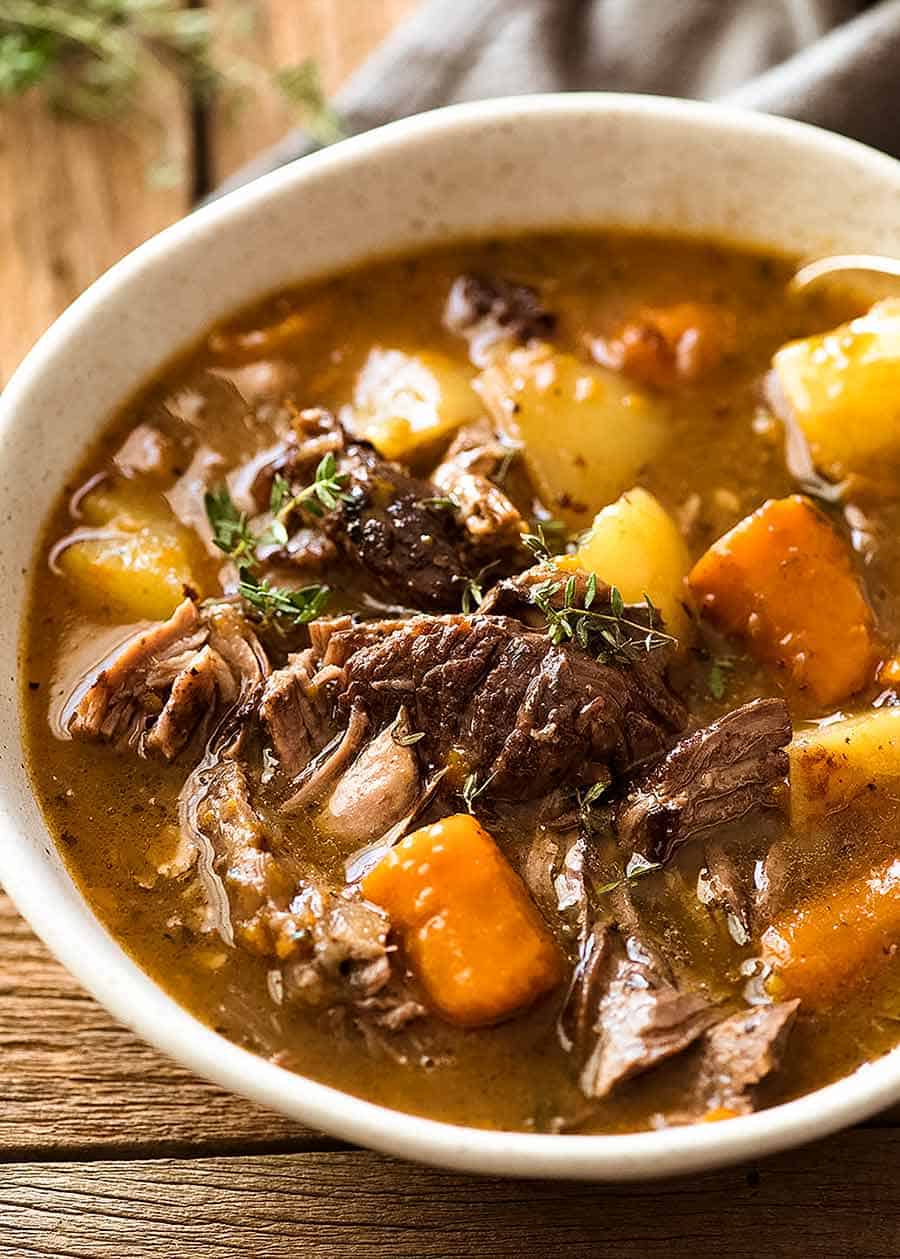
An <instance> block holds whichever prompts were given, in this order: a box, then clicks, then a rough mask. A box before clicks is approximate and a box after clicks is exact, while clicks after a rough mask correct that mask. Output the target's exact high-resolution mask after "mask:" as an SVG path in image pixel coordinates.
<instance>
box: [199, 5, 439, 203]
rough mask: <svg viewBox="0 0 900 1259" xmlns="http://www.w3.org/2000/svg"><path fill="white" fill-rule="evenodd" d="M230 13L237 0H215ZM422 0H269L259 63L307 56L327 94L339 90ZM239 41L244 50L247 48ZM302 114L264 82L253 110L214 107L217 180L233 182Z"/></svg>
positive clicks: (257, 36)
mask: <svg viewBox="0 0 900 1259" xmlns="http://www.w3.org/2000/svg"><path fill="white" fill-rule="evenodd" d="M208 3H209V7H210V8H212V9H219V10H220V11H225V12H227V10H228V8H229V0H208ZM415 3H416V0H377V2H374V0H373V2H367V3H363V4H361V3H360V2H359V0H305V2H304V3H302V4H297V3H294V4H285V3H284V2H283V0H261V2H260V3H259V5H258V6H257V7H258V12H259V19H258V24H257V29H256V30H255V32H254V36H253V40H252V45H251V47H252V57H253V61H254V63H255V64H257V65H258V66H260V67H261V68H262V69H264V70H268V71H271V70H273V69H275V68H276V67H279V66H290V65H296V64H298V63H299V62H301V61H303V60H304V58H306V57H313V58H315V60H316V61H317V62H318V64H319V68H320V70H321V74H322V80H323V83H324V86H325V89H326V91H328V92H329V93H331V92H333V91H334V90H335V89H336V88H337V87H339V86H340V84H341V83H342V82H343V80H344V79H345V78H347V76H348V75H349V74H350V73H351V72H352V71H353V70H354V69H356V67H357V65H359V63H360V62H361V61H363V60H364V58H365V57H366V56H367V55H368V54H369V53H370V52H371V51H372V49H373V48H374V47H375V46H376V45H377V44H378V43H379V42H380V41H381V40H382V39H383V38H384V37H385V35H387V34H388V32H389V31H390V29H391V28H392V27H393V26H394V25H396V23H397V22H398V21H399V20H400V18H402V17H403V16H405V14H406V13H408V12H409V11H410V10H411V9H412V8H413V7H414V5H415ZM244 49H245V51H246V46H244ZM240 50H241V43H240V41H238V42H237V47H236V51H238V52H240ZM296 121H297V119H296V116H295V115H292V113H291V110H290V108H289V107H288V106H287V105H286V103H285V101H284V100H283V99H281V97H280V95H279V93H278V92H277V91H275V90H274V89H272V88H266V87H265V86H264V85H263V86H262V89H261V90H260V92H259V93H258V95H257V96H255V97H254V99H253V101H252V102H251V103H249V104H248V105H247V106H246V107H245V108H243V109H238V110H234V109H232V108H230V107H229V106H228V105H227V104H226V105H225V106H224V107H223V108H219V109H217V110H213V113H212V118H211V124H210V159H211V171H210V173H211V178H212V182H213V184H215V183H218V182H219V181H220V180H222V179H225V178H226V177H227V176H228V175H230V174H231V173H232V171H234V170H236V169H237V167H239V166H241V165H242V164H243V163H244V162H246V161H249V159H250V158H252V157H256V156H257V155H258V154H259V153H260V152H261V150H263V149H264V148H265V147H266V146H267V145H269V144H272V143H274V141H276V140H278V139H280V138H281V137H282V136H283V135H284V134H285V132H286V131H288V130H289V129H290V128H291V127H292V126H295V125H296Z"/></svg>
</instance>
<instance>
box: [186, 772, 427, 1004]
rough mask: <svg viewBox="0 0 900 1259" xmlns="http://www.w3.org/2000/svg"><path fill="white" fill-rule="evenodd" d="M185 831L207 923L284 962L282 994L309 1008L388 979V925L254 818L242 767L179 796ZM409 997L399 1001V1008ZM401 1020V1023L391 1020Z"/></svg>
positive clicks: (378, 987) (369, 992) (356, 995)
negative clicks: (193, 848) (193, 850)
mask: <svg viewBox="0 0 900 1259" xmlns="http://www.w3.org/2000/svg"><path fill="white" fill-rule="evenodd" d="M182 802H183V806H184V807H183V809H182V811H181V814H182V818H183V820H184V822H183V824H184V829H185V830H186V832H187V833H188V835H189V837H190V838H191V840H192V842H194V843H195V844H196V845H197V846H198V847H199V848H200V858H199V861H198V863H197V864H198V871H199V874H200V877H201V878H202V879H203V881H204V883H205V886H206V891H207V897H208V901H209V906H210V917H211V923H210V925H211V926H213V927H215V928H217V929H218V930H219V931H220V933H221V934H222V935H223V936H224V938H225V939H226V941H227V942H228V943H233V944H237V945H239V946H240V947H242V948H245V949H248V950H249V951H251V952H253V953H257V954H259V955H260V956H263V957H270V958H272V959H274V960H275V962H277V963H279V964H283V970H282V980H283V991H284V996H285V998H287V999H288V1000H296V1001H299V1002H302V1003H303V1004H306V1005H314V1006H325V1005H329V1004H333V1003H336V1002H341V1001H356V1000H361V1001H363V1000H368V999H371V998H373V997H374V996H375V995H376V994H378V993H380V992H381V991H382V989H384V988H385V986H386V985H387V984H388V981H389V980H390V979H391V952H390V949H389V946H388V933H389V930H390V920H389V918H388V917H387V915H386V914H385V913H384V912H383V911H382V910H380V909H378V908H377V907H376V906H374V905H370V904H369V903H368V902H366V901H362V900H360V899H359V897H357V896H355V895H354V894H353V893H350V892H346V891H342V892H337V891H332V890H331V889H329V888H328V887H326V886H325V885H324V884H323V883H322V882H321V880H319V879H318V878H316V877H315V876H314V875H312V874H311V873H310V872H309V871H306V870H304V869H302V868H301V866H300V863H299V862H298V861H297V860H296V858H295V857H294V856H293V855H292V854H291V852H290V851H288V850H287V849H285V848H281V849H280V850H275V849H274V848H273V837H272V835H271V834H270V833H269V831H268V829H267V828H266V826H265V825H264V824H263V822H262V820H261V819H260V817H259V815H258V814H257V812H256V810H255V808H254V807H253V803H252V800H251V795H250V783H249V779H248V776H247V772H246V770H245V769H244V767H243V766H242V765H241V764H240V762H238V761H237V760H235V759H234V758H233V757H231V756H229V755H227V754H226V755H224V756H222V757H220V758H218V759H216V760H213V761H212V762H211V763H210V764H209V765H207V766H205V767H201V768H200V769H199V770H198V771H196V772H195V773H194V774H193V775H192V776H191V778H190V779H189V780H188V783H187V784H186V787H185V790H184V791H183V793H182ZM407 999H408V994H403V996H402V997H398V999H397V1001H396V1002H395V1004H397V1005H400V1004H402V1002H403V1001H405V1000H407ZM398 1017H399V1016H398Z"/></svg>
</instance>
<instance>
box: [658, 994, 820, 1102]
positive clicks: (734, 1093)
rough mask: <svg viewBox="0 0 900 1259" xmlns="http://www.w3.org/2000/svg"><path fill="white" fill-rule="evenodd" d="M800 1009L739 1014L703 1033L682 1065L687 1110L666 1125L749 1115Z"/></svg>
mask: <svg viewBox="0 0 900 1259" xmlns="http://www.w3.org/2000/svg"><path fill="white" fill-rule="evenodd" d="M799 1004H800V1003H799V1001H781V1002H779V1003H777V1004H775V1005H758V1006H753V1007H751V1008H749V1009H746V1010H739V1011H738V1013H737V1014H732V1015H730V1016H729V1017H728V1018H727V1019H722V1021H721V1022H719V1023H716V1024H715V1026H713V1027H711V1028H710V1029H709V1030H708V1031H707V1032H705V1033H704V1035H703V1037H702V1039H701V1040H700V1041H699V1042H698V1044H697V1047H696V1049H695V1050H694V1052H693V1054H692V1058H691V1061H690V1062H689V1063H688V1062H686V1063H685V1068H686V1072H687V1078H686V1080H685V1083H684V1095H685V1097H686V1098H687V1099H688V1105H687V1106H686V1107H685V1108H684V1109H683V1110H679V1111H677V1112H676V1113H674V1114H671V1115H667V1116H666V1121H667V1122H668V1123H672V1124H674V1123H696V1122H697V1120H699V1119H703V1118H704V1117H705V1116H707V1115H715V1113H716V1112H720V1113H723V1114H730V1115H748V1114H750V1113H752V1111H753V1110H755V1109H756V1102H757V1092H758V1088H759V1085H760V1084H762V1083H763V1081H764V1080H765V1079H766V1078H767V1077H768V1076H770V1075H771V1074H772V1073H773V1072H774V1071H777V1070H778V1068H779V1067H780V1066H781V1061H782V1058H783V1057H784V1051H785V1048H786V1046H787V1041H788V1037H789V1036H790V1033H791V1029H792V1027H793V1025H794V1020H795V1019H796V1016H797V1008H798V1006H799Z"/></svg>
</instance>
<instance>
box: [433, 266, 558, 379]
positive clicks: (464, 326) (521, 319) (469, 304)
mask: <svg viewBox="0 0 900 1259" xmlns="http://www.w3.org/2000/svg"><path fill="white" fill-rule="evenodd" d="M444 326H445V327H446V328H449V330H450V331H451V332H458V333H460V334H461V335H462V336H464V337H466V339H467V340H468V342H469V353H470V355H471V358H472V361H473V363H475V364H476V366H478V367H484V366H486V364H487V362H488V361H489V359H490V352H491V350H492V349H493V348H494V347H495V346H496V345H498V344H499V343H500V342H503V341H517V342H519V344H521V345H525V344H526V343H527V342H528V341H532V340H535V339H537V338H544V337H550V336H552V335H553V333H554V332H555V330H556V315H555V314H553V313H552V312H551V311H549V310H547V309H546V308H545V307H544V306H542V305H541V301H540V298H539V296H538V294H537V291H536V290H535V289H533V288H531V287H530V286H529V285H527V284H513V283H511V282H510V281H509V280H503V279H500V278H499V277H488V276H479V275H461V276H459V277H458V279H456V280H454V282H453V285H452V287H451V289H450V292H449V294H448V296H447V304H446V306H445V308H444Z"/></svg>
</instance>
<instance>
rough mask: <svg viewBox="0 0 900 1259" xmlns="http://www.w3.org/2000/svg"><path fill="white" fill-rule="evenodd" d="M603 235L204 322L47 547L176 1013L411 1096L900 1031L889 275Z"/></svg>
mask: <svg viewBox="0 0 900 1259" xmlns="http://www.w3.org/2000/svg"><path fill="white" fill-rule="evenodd" d="M789 275H790V266H789V264H788V263H787V262H786V261H785V260H781V259H777V258H771V257H764V256H759V255H757V254H754V253H749V252H745V251H742V250H740V249H738V248H736V247H731V246H724V245H720V244H717V243H709V242H696V241H687V240H681V239H662V238H660V239H657V238H653V237H646V236H641V237H637V236H628V235H625V234H609V235H583V234H571V235H568V236H541V237H524V238H518V239H510V240H502V241H490V242H486V243H480V244H469V243H462V244H459V245H457V246H455V247H453V248H445V249H442V250H438V251H433V252H430V253H427V254H423V255H421V256H417V257H412V258H403V259H395V260H388V261H382V262H373V263H371V264H368V265H366V266H364V267H361V268H359V269H357V270H356V271H354V272H352V273H349V274H347V275H342V276H337V277H332V278H330V279H327V280H324V281H322V282H320V283H317V284H312V285H308V286H306V287H304V288H303V289H298V290H296V291H288V292H285V293H282V294H278V295H276V296H274V297H271V298H269V299H267V300H265V301H264V302H262V303H260V304H259V305H257V306H256V307H255V308H254V309H252V310H249V311H246V312H242V313H241V314H239V315H238V316H237V317H235V318H234V319H233V320H230V321H228V322H227V323H224V324H222V325H221V326H218V327H216V328H214V329H213V330H212V331H211V332H210V333H209V335H208V336H207V337H206V338H205V339H204V340H203V342H202V344H200V345H197V346H195V347H193V348H192V349H191V350H190V351H189V352H188V353H186V354H185V355H184V356H183V358H182V359H181V360H179V361H178V362H176V363H174V364H171V365H169V366H168V367H167V368H166V369H165V370H164V371H163V372H161V373H160V376H159V378H158V379H156V380H154V381H152V382H151V383H150V384H149V385H147V386H145V387H144V388H143V389H142V390H141V392H140V393H139V394H138V395H137V396H136V397H135V398H134V399H133V400H131V401H130V402H129V403H128V404H127V406H126V407H125V408H123V410H122V412H121V414H120V415H119V416H117V417H116V418H115V419H114V421H113V422H112V423H111V424H110V425H109V426H108V428H107V429H106V430H105V431H104V432H103V433H102V434H101V437H100V439H99V441H98V443H97V446H96V448H95V449H94V450H92V451H91V452H89V454H88V456H87V458H85V459H84V460H82V462H81V464H80V466H79V468H78V469H77V471H75V472H74V473H73V475H72V477H71V481H70V485H69V486H68V488H67V491H66V494H65V495H64V497H63V498H62V499H61V500H60V502H59V504H58V506H57V508H56V510H55V512H54V513H53V516H52V518H51V519H50V520H49V521H48V523H47V527H46V531H45V534H44V539H43V541H42V544H41V551H40V555H39V562H38V563H37V564H36V565H35V572H34V578H33V589H32V598H31V607H30V612H29V617H28V620H27V625H26V628H25V635H24V643H23V657H24V659H23V704H24V708H25V717H26V731H27V745H28V746H27V751H28V756H29V768H30V772H31V775H32V779H33V782H34V785H35V791H36V794H37V797H38V799H39V801H40V802H41V805H42V807H43V809H44V812H45V815H46V817H47V820H48V823H49V825H50V828H51V830H52V832H53V833H54V835H55V836H56V837H57V840H58V843H59V847H60V851H61V852H62V854H63V856H64V858H65V860H66V862H67V864H68V866H69V868H70V869H71V871H72V873H73V875H74V876H75V878H76V879H77V880H78V882H79V885H80V886H81V887H82V889H83V890H84V893H85V895H86V896H87V897H88V899H89V901H90V903H91V904H92V906H93V907H94V909H95V911H96V912H97V914H98V916H99V917H100V918H101V919H102V921H104V922H105V923H106V925H107V926H108V928H109V930H110V931H111V932H112V933H113V934H114V935H115V936H116V938H118V939H119V940H120V941H121V942H122V943H123V945H124V946H125V947H126V948H127V949H128V950H129V952H130V953H131V954H132V955H133V956H134V957H135V958H136V960H137V961H138V962H139V963H140V965H141V966H142V967H143V968H144V969H145V970H147V971H148V973H150V974H151V975H152V976H153V977H154V978H155V979H156V980H157V981H158V982H159V983H160V984H161V985H162V986H163V987H164V988H166V989H167V990H168V991H169V992H171V993H172V994H173V996H175V997H176V999H178V1000H179V1001H180V1002H181V1003H182V1004H184V1005H185V1006H186V1007H187V1008H188V1009H189V1010H191V1011H192V1012H194V1013H195V1014H196V1015H197V1016H198V1017H199V1018H201V1019H203V1020H204V1021H205V1022H207V1023H208V1024H209V1025H210V1026H212V1027H214V1028H216V1029H217V1030H219V1031H221V1032H222V1033H223V1034H224V1035H226V1036H228V1037H230V1038H231V1039H232V1040H234V1041H236V1042H237V1043H239V1044H242V1045H245V1046H246V1047H248V1048H250V1049H252V1050H253V1051H254V1052H256V1053H258V1054H260V1055H262V1056H264V1057H267V1058H271V1059H273V1060H274V1061H277V1062H279V1063H280V1064H282V1065H284V1066H285V1067H287V1068H289V1069H291V1070H294V1071H298V1072H301V1073H303V1074H307V1075H309V1076H311V1077H313V1078H316V1079H319V1080H322V1081H324V1082H327V1083H330V1084H333V1085H335V1086H337V1087H340V1088H342V1089H345V1090H347V1091H349V1092H352V1093H356V1094H358V1095H360V1096H363V1097H366V1098H369V1099H371V1100H374V1101H378V1102H381V1103H383V1104H385V1105H389V1106H393V1107H396V1108H398V1109H402V1110H407V1111H412V1112H415V1113H420V1114H424V1115H428V1116H431V1117H434V1118H439V1119H446V1120H449V1121H452V1122H457V1123H466V1124H473V1125H477V1126H484V1127H499V1128H510V1129H519V1130H538V1131H553V1132H565V1131H577V1132H613V1131H628V1130H634V1129H640V1128H648V1127H660V1126H665V1125H668V1124H683V1123H688V1122H693V1121H697V1120H704V1119H705V1120H711V1119H716V1120H718V1119H726V1118H728V1117H730V1116H732V1115H738V1114H746V1113H748V1112H750V1111H752V1110H754V1109H756V1108H758V1107H760V1106H766V1105H771V1104H774V1103H776V1102H778V1101H780V1100H784V1099H787V1098H789V1097H792V1096H795V1095H797V1094H798V1093H802V1092H806V1091H809V1090H810V1089H812V1088H815V1087H818V1086H819V1085H821V1084H823V1083H826V1082H828V1081H830V1080H832V1079H835V1078H837V1077H839V1076H841V1075H843V1074H845V1073H846V1072H848V1071H850V1070H853V1069H855V1068H856V1067H858V1066H860V1065H861V1064H862V1063H864V1062H866V1061H869V1060H871V1059H872V1058H873V1057H875V1056H877V1055H878V1054H880V1053H883V1052H884V1051H886V1050H887V1049H889V1048H890V1047H892V1046H893V1045H894V1044H895V1043H897V1041H898V1040H900V1033H898V1031H897V1027H898V1024H897V1019H898V1016H900V968H898V966H897V964H896V962H895V961H894V960H893V955H894V951H895V948H896V945H897V943H898V942H900V908H898V906H900V854H898V853H897V851H896V839H895V833H896V825H897V817H898V801H900V796H898V791H900V698H898V697H900V664H898V660H900V656H898V643H900V590H898V589H897V580H896V574H897V573H898V572H900V563H898V561H900V540H898V539H900V531H898V524H900V489H898V488H897V487H898V485H900V481H898V479H897V472H898V470H900V409H898V407H897V404H896V403H895V402H894V401H893V399H894V398H895V397H896V396H900V395H897V392H896V385H897V384H898V383H900V352H898V351H897V349H896V346H894V349H893V350H892V348H891V347H892V345H893V340H892V338H893V336H894V329H895V326H896V319H897V311H898V306H897V304H896V303H894V302H892V301H890V300H886V301H882V302H879V303H877V304H875V305H874V306H873V307H872V308H871V309H870V310H866V309H865V307H864V306H861V305H860V302H859V298H858V296H857V295H853V296H851V295H850V294H849V292H848V293H842V292H839V291H832V290H829V291H828V292H822V291H819V290H816V291H811V292H808V293H799V294H793V295H792V294H790V293H789V292H788V289H787V280H788V278H789Z"/></svg>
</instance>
